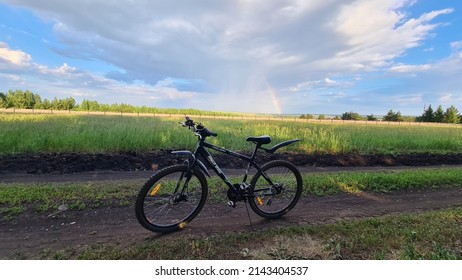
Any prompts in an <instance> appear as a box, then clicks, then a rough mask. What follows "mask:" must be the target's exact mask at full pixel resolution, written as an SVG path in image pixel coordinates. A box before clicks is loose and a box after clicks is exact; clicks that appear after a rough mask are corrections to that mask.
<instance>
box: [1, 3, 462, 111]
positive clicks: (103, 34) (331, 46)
mask: <svg viewBox="0 0 462 280" xmlns="http://www.w3.org/2000/svg"><path fill="white" fill-rule="evenodd" d="M4 2H5V3H10V4H14V5H20V6H23V7H27V8H29V9H31V10H33V11H34V12H35V13H36V14H38V15H39V16H40V17H41V18H43V19H45V20H51V21H53V22H54V23H55V24H54V32H55V34H56V35H57V36H58V38H59V39H60V41H61V42H62V44H63V47H62V48H60V49H56V50H55V51H56V52H58V53H59V54H61V55H62V56H64V57H71V58H81V59H90V60H97V61H103V62H105V63H109V64H111V65H114V66H115V67H117V68H118V69H121V70H122V71H121V73H117V74H113V75H107V76H106V77H103V76H101V75H97V74H94V73H90V72H88V71H81V70H79V69H76V68H74V67H72V66H70V65H67V64H65V63H66V61H65V60H63V62H62V63H61V66H60V67H48V66H45V65H35V66H34V69H35V70H34V71H35V72H36V74H37V75H41V76H40V78H41V79H48V80H51V81H53V82H54V83H55V85H56V86H57V85H58V84H61V85H63V86H65V85H67V86H68V87H69V88H70V87H72V86H77V87H85V88H86V89H87V90H89V89H93V92H94V93H95V94H97V92H98V91H97V89H98V88H100V89H101V90H103V89H104V90H107V91H108V92H110V91H111V92H112V91H115V92H118V93H120V95H124V94H125V95H130V94H132V93H133V94H135V95H137V96H145V97H146V98H147V97H149V98H150V99H155V100H181V96H184V97H185V98H184V100H190V99H192V97H193V96H194V97H196V98H199V97H202V96H207V100H208V101H206V100H197V99H196V100H195V101H194V102H198V104H200V105H201V106H200V107H201V108H205V109H207V106H209V105H210V106H214V107H216V108H219V106H220V104H222V106H224V105H223V104H226V106H227V109H230V110H233V108H235V109H234V110H233V111H235V110H240V109H241V106H242V103H245V102H240V101H242V100H245V101H246V102H247V103H251V102H257V104H261V106H262V107H261V108H262V110H269V112H271V110H273V111H274V107H275V106H274V104H273V105H271V100H270V101H268V102H266V101H261V99H264V98H265V97H266V96H269V94H268V92H269V89H272V90H273V91H274V92H276V93H277V95H278V96H279V98H278V99H279V100H281V106H284V104H287V106H289V105H288V104H293V103H303V104H306V102H308V101H306V100H304V99H298V100H295V101H291V102H289V101H286V103H284V100H288V99H286V98H288V96H290V97H291V98H300V97H297V96H298V95H296V94H294V92H301V91H309V90H312V89H328V88H348V87H352V86H354V85H355V83H353V82H344V80H345V79H343V80H341V79H339V80H337V79H336V78H327V77H342V76H344V77H345V76H346V77H351V76H354V75H357V74H358V75H360V74H361V73H364V72H367V71H381V70H384V69H389V71H390V72H393V73H397V74H399V73H403V72H406V73H408V72H425V71H428V70H431V69H432V68H433V66H431V65H428V64H424V65H407V64H396V63H395V62H394V60H396V59H398V58H399V57H400V56H402V55H403V54H405V53H406V51H408V50H409V49H410V48H414V47H416V46H420V45H422V44H423V42H424V41H425V39H426V38H428V37H429V36H430V35H431V33H432V32H434V30H435V29H436V28H437V27H438V24H437V23H433V21H434V20H435V18H437V17H438V16H440V15H444V14H448V13H452V12H453V10H452V9H442V10H436V11H428V12H426V13H423V14H422V15H420V16H419V17H416V18H411V17H410V16H409V15H408V14H407V13H406V12H405V8H407V7H409V6H410V5H412V4H413V3H414V2H415V1H410V0H375V1H370V0H324V1H303V0H285V1H261V0H258V1H257V0H255V1H250V0H248V1H244V0H240V1H234V0H223V1H214V0H202V1H178V0H172V1H148V0H140V1H136V2H133V1H128V0H120V1H102V0H76V1H74V2H73V3H72V5H69V3H67V2H65V1H56V0H42V1H35V0H6V1H4ZM458 46H459V42H454V43H453V48H459V47H458ZM23 54H24V53H23ZM26 55H27V54H26ZM15 61H17V62H23V63H26V64H27V63H29V64H30V63H32V62H31V58H30V57H27V56H24V57H21V56H19V57H18V58H16V60H15ZM9 63H10V64H11V62H9ZM448 63H449V62H448ZM23 66H24V65H23ZM0 67H1V64H0ZM424 70H425V71H424ZM47 75H48V76H49V77H46V76H47ZM116 77H117V79H119V81H116V80H115V79H116ZM169 78H173V79H179V80H188V81H201V83H200V85H201V86H200V89H198V88H197V87H198V86H197V84H195V83H191V84H190V85H189V88H186V89H181V90H180V89H179V88H178V87H177V85H176V84H174V83H173V84H165V83H166V82H167V81H168V79H169ZM340 80H341V81H340ZM137 81H142V82H141V83H139V82H137ZM126 82H128V84H127V83H126ZM79 84H80V85H81V86H79ZM124 91H125V92H124ZM101 92H103V91H101ZM200 92H204V93H200ZM207 92H213V93H214V94H215V95H214V96H213V97H212V95H211V94H207ZM342 94H346V93H343V92H342ZM230 96H231V97H232V98H229V97H230ZM140 98H141V97H140ZM211 98H212V99H213V100H214V101H213V102H212V101H210V100H211ZM270 99H271V98H270ZM237 101H239V102H237ZM185 102H186V101H185ZM188 102H189V101H188ZM236 102H237V103H236ZM265 102H266V103H268V104H266V103H265ZM185 106H187V105H185ZM252 106H254V105H249V106H248V107H249V109H251V107H252ZM283 111H284V110H283Z"/></svg>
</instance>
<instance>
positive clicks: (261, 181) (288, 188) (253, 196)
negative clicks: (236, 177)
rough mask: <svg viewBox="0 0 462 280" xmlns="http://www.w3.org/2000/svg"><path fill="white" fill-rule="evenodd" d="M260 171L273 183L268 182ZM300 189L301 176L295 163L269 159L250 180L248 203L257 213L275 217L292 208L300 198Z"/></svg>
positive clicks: (270, 217)
mask: <svg viewBox="0 0 462 280" xmlns="http://www.w3.org/2000/svg"><path fill="white" fill-rule="evenodd" d="M262 172H264V173H265V174H266V176H267V177H268V178H269V179H270V180H271V181H272V182H273V184H274V185H272V186H271V185H270V184H269V182H268V181H267V180H266V179H265V178H264V176H262ZM278 188H279V189H280V192H279V193H278V191H277V189H278ZM302 189H303V180H302V176H301V174H300V171H298V169H297V167H295V165H293V164H292V163H290V162H288V161H285V160H274V161H270V162H268V163H266V164H264V165H263V166H262V167H261V172H260V171H259V172H257V173H256V174H255V175H254V177H253V178H252V180H251V181H250V187H249V192H248V194H249V205H250V208H251V209H252V210H253V211H254V212H255V213H256V214H257V215H259V216H261V217H264V218H267V219H276V218H279V217H281V216H283V215H285V214H287V213H288V212H289V211H290V210H291V209H292V208H294V206H295V205H296V204H297V202H298V200H299V199H300V196H301V194H302Z"/></svg>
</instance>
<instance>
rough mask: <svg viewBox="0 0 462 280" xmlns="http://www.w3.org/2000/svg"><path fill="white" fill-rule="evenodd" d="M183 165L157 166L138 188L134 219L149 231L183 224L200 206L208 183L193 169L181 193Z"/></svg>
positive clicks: (185, 223) (166, 230)
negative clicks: (185, 187)
mask: <svg viewBox="0 0 462 280" xmlns="http://www.w3.org/2000/svg"><path fill="white" fill-rule="evenodd" d="M186 172H187V166H185V165H173V166H169V167H166V168H164V169H161V170H159V171H158V172H157V173H155V174H154V175H153V176H152V177H151V178H150V179H149V180H148V181H147V182H146V183H145V184H144V185H143V187H142V188H141V190H140V191H139V193H138V197H137V199H136V203H135V213H136V218H137V219H138V222H139V223H140V224H141V225H142V226H143V227H144V228H146V229H148V230H150V231H153V232H160V233H166V232H172V231H176V230H180V229H182V228H184V227H185V226H186V225H187V224H188V223H189V222H191V221H192V220H193V219H194V218H195V217H196V216H197V215H198V214H199V212H200V211H201V210H202V207H204V204H205V201H206V199H207V193H208V187H207V179H206V178H205V175H204V174H203V173H202V172H201V171H199V170H196V169H194V170H193V171H192V174H191V179H190V181H189V184H188V187H187V190H186V192H185V193H184V194H183V195H181V194H178V193H175V191H174V189H175V188H176V186H177V185H180V187H179V188H178V189H180V190H181V189H182V187H183V183H184V178H185V176H184V175H185V174H186Z"/></svg>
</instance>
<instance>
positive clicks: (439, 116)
mask: <svg viewBox="0 0 462 280" xmlns="http://www.w3.org/2000/svg"><path fill="white" fill-rule="evenodd" d="M434 122H437V123H442V122H444V110H443V107H441V105H439V106H438V108H436V111H435V113H434Z"/></svg>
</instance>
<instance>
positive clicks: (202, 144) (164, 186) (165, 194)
mask: <svg viewBox="0 0 462 280" xmlns="http://www.w3.org/2000/svg"><path fill="white" fill-rule="evenodd" d="M179 124H181V125H182V126H183V127H188V128H189V129H190V130H192V132H194V134H195V135H196V136H197V137H198V142H197V144H196V148H195V150H194V152H191V151H172V153H173V154H177V155H182V156H187V160H186V161H185V162H184V164H177V165H173V166H168V167H165V168H163V169H161V170H159V171H158V172H156V173H155V174H154V175H153V176H152V177H151V178H150V179H149V180H148V181H147V182H146V183H145V184H144V186H143V187H142V188H141V190H140V191H139V193H138V197H137V199H136V205H135V212H136V217H137V219H138V222H139V223H140V224H141V225H142V226H143V227H145V228H146V229H148V230H150V231H153V232H161V233H165V232H172V231H176V230H179V229H182V228H184V227H185V226H186V225H187V224H188V223H189V222H191V221H192V220H193V219H194V218H195V217H196V216H197V215H198V214H199V212H200V211H201V210H202V207H203V206H204V204H205V201H206V199H207V194H208V185H207V184H208V181H207V178H206V176H207V177H208V178H211V177H210V174H209V172H208V170H207V168H206V166H205V164H204V163H203V162H202V160H201V159H199V156H200V157H202V158H203V159H205V160H206V162H207V163H208V164H209V166H210V167H211V169H212V170H213V171H214V172H215V173H216V174H217V175H218V177H219V178H221V180H222V181H223V182H224V183H225V184H226V185H227V187H228V191H227V197H228V199H229V202H228V204H229V206H231V207H236V204H237V202H239V201H243V202H245V203H246V207H247V202H248V204H249V205H250V208H251V209H252V210H253V211H254V212H255V213H256V214H257V215H259V216H261V217H264V218H267V219H276V218H279V217H281V216H283V215H285V214H286V213H287V212H289V211H290V210H291V209H292V208H293V207H294V206H295V205H296V204H297V202H298V200H299V198H300V196H301V193H302V176H301V174H300V172H299V171H298V169H297V167H295V165H293V164H292V163H291V162H289V161H286V160H272V161H269V162H267V163H265V164H263V165H262V166H259V165H258V164H257V163H256V162H255V157H256V154H257V151H258V150H259V149H261V150H264V151H266V152H267V153H274V152H276V151H277V150H278V149H280V148H282V147H285V146H288V145H290V144H292V143H295V142H298V141H300V140H298V139H294V140H288V141H284V142H281V143H279V144H277V145H275V146H273V147H271V148H264V147H262V146H263V145H266V144H269V143H271V137H270V136H267V135H263V136H259V137H248V138H247V139H246V141H250V142H253V143H254V144H255V149H254V151H253V153H252V155H251V156H250V157H249V156H246V155H243V154H240V153H237V152H234V151H231V150H228V149H225V148H221V147H218V146H215V145H213V144H211V143H208V142H206V139H207V137H217V133H214V132H212V131H210V130H208V129H207V128H205V127H204V126H203V125H202V124H200V123H197V124H196V123H195V122H194V121H193V120H192V119H190V118H189V117H186V121H185V122H179ZM207 149H212V150H215V151H218V152H221V153H225V154H228V155H231V156H233V157H237V158H239V159H241V160H244V161H246V162H248V165H247V168H246V169H245V174H244V177H243V180H242V182H241V183H235V184H233V183H231V182H230V180H229V179H228V177H227V176H226V175H225V174H224V173H223V171H222V170H221V168H220V167H219V166H218V165H217V163H216V162H215V160H214V159H213V157H212V155H211V154H210V152H209V151H208V150H207ZM252 167H254V168H255V169H256V173H255V174H254V175H253V177H252V179H251V180H250V183H247V179H248V176H249V171H250V170H251V168H252ZM247 213H248V214H249V212H248V209H247ZM249 219H250V214H249ZM250 222H251V221H250Z"/></svg>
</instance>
